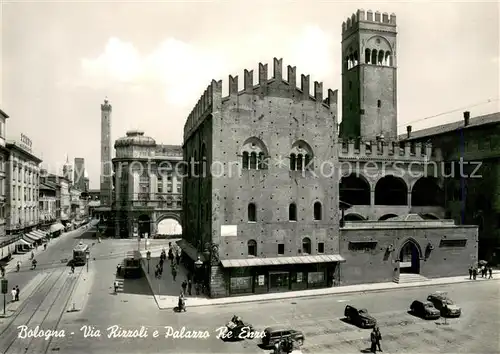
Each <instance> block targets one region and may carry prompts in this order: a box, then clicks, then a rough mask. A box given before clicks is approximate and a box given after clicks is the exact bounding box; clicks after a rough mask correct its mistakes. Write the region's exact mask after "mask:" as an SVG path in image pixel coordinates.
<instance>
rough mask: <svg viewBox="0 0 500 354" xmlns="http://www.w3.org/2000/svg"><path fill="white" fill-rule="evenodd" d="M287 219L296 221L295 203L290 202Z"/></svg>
mask: <svg viewBox="0 0 500 354" xmlns="http://www.w3.org/2000/svg"><path fill="white" fill-rule="evenodd" d="M288 220H290V221H297V205H295V203H292V204H290V206H289V207H288Z"/></svg>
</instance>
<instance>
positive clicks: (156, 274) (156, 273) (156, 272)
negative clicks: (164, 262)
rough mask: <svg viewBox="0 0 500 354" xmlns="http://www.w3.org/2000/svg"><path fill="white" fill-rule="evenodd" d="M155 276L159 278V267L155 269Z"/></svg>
mask: <svg viewBox="0 0 500 354" xmlns="http://www.w3.org/2000/svg"><path fill="white" fill-rule="evenodd" d="M155 278H156V279H158V268H156V269H155Z"/></svg>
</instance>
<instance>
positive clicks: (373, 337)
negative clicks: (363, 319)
mask: <svg viewBox="0 0 500 354" xmlns="http://www.w3.org/2000/svg"><path fill="white" fill-rule="evenodd" d="M370 342H371V344H372V345H371V348H370V349H371V352H372V353H376V352H377V333H375V328H374V329H373V331H372V333H370Z"/></svg>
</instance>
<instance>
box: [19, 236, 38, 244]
mask: <svg viewBox="0 0 500 354" xmlns="http://www.w3.org/2000/svg"><path fill="white" fill-rule="evenodd" d="M21 240H23V241H25V242H26V243H27V244H28V245H31V244H32V243H34V242H35V240H33V239H31V238H29V237H28V236H27V235H23V238H22V239H21Z"/></svg>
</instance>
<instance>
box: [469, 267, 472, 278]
mask: <svg viewBox="0 0 500 354" xmlns="http://www.w3.org/2000/svg"><path fill="white" fill-rule="evenodd" d="M469 280H472V266H470V267H469Z"/></svg>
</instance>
